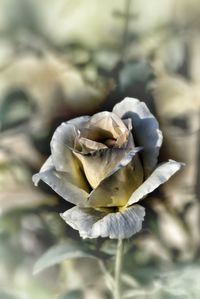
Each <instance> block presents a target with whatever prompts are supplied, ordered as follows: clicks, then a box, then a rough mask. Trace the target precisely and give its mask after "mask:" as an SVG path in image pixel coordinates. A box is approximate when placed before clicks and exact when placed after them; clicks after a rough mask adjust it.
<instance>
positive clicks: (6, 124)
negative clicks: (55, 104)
mask: <svg viewBox="0 0 200 299" xmlns="http://www.w3.org/2000/svg"><path fill="white" fill-rule="evenodd" d="M32 113H33V106H32V103H31V101H30V99H29V97H28V96H27V94H26V93H25V92H24V91H22V90H18V89H16V90H11V91H9V93H8V94H7V95H6V96H5V98H4V101H3V103H2V104H1V107H0V119H1V123H0V127H1V130H4V129H7V128H10V127H14V126H16V125H19V124H22V123H24V122H26V121H28V120H29V118H30V117H31V114H32Z"/></svg>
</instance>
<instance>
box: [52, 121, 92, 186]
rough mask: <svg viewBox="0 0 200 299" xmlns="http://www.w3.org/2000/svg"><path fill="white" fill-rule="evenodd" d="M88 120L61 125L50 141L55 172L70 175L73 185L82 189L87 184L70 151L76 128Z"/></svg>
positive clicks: (76, 132) (76, 131)
mask: <svg viewBox="0 0 200 299" xmlns="http://www.w3.org/2000/svg"><path fill="white" fill-rule="evenodd" d="M88 119H89V116H84V117H78V118H75V119H72V120H70V121H69V122H66V123H62V124H61V125H60V126H59V127H58V128H57V129H56V131H55V133H54V134H53V137H52V140H51V152H52V160H53V164H54V166H55V168H56V170H57V171H61V172H68V173H70V176H71V177H72V178H73V180H74V183H75V182H76V184H77V186H79V187H81V188H83V189H85V188H86V187H87V183H86V181H85V179H84V177H83V175H82V173H81V170H80V166H79V163H78V162H77V159H76V158H75V156H74V155H73V153H72V150H73V147H74V141H75V138H76V136H77V134H78V130H77V127H79V126H83V125H84V124H85V123H86V122H87V121H88Z"/></svg>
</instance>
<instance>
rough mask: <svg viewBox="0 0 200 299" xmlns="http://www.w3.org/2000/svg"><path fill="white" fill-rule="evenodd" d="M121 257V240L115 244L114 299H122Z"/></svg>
mask: <svg viewBox="0 0 200 299" xmlns="http://www.w3.org/2000/svg"><path fill="white" fill-rule="evenodd" d="M122 257H123V240H122V239H119V240H118V244H117V252H116V261H115V287H114V299H122V297H121V271H122Z"/></svg>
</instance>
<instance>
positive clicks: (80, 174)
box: [33, 98, 182, 239]
mask: <svg viewBox="0 0 200 299" xmlns="http://www.w3.org/2000/svg"><path fill="white" fill-rule="evenodd" d="M162 139H163V138H162V133H161V131H160V130H159V127H158V122H157V120H156V119H155V117H154V116H153V115H152V114H151V113H150V111H149V109H148V108H147V106H146V104H145V103H144V102H141V101H139V100H137V99H134V98H125V99H124V100H123V101H121V102H120V103H118V104H116V105H115V106H114V108H113V111H112V112H107V111H104V112H100V113H97V114H94V115H93V116H82V117H77V118H75V119H72V120H70V121H67V122H65V123H62V124H61V125H60V126H59V127H58V128H57V129H56V131H55V133H54V135H53V137H52V140H51V156H50V157H49V158H48V159H47V161H46V162H45V163H44V165H43V166H42V168H41V170H40V172H39V173H37V174H35V175H34V176H33V181H34V183H35V185H37V184H38V182H39V181H40V180H42V181H44V182H45V183H46V184H48V185H49V186H50V187H51V188H52V189H53V190H54V191H55V192H57V193H58V194H59V195H60V196H62V197H63V198H64V199H66V200H67V201H68V202H70V203H72V204H74V207H73V208H71V209H68V210H67V211H66V212H64V213H63V214H61V217H62V218H63V219H64V220H65V221H66V223H68V224H69V225H70V226H71V227H73V228H74V229H76V230H78V231H79V233H80V236H81V237H83V238H97V237H110V238H112V239H123V238H129V237H131V236H132V235H133V234H135V233H137V232H139V231H140V230H141V228H142V222H143V219H144V215H145V209H144V207H142V206H141V205H139V204H138V202H139V201H140V200H142V199H143V198H144V197H145V196H146V195H147V194H149V193H150V192H152V191H153V190H155V189H156V188H157V187H158V186H159V185H160V184H163V183H164V182H166V181H167V180H168V179H169V178H170V177H171V176H172V175H173V174H174V173H175V172H177V171H178V170H179V169H180V167H181V165H182V164H181V163H178V162H176V161H173V160H169V161H168V162H165V163H162V164H160V165H157V158H158V155H159V149H160V146H161V144H162Z"/></svg>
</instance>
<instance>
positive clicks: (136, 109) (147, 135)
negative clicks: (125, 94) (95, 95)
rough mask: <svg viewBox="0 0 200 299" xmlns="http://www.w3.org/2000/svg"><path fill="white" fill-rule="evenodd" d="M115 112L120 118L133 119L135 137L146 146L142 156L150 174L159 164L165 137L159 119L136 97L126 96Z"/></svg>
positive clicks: (145, 168)
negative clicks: (158, 160) (158, 158)
mask: <svg viewBox="0 0 200 299" xmlns="http://www.w3.org/2000/svg"><path fill="white" fill-rule="evenodd" d="M113 112H114V113H115V114H116V115H118V116H119V117H120V118H131V119H132V124H133V138H134V140H135V141H136V142H137V144H138V145H139V146H143V147H144V150H143V152H142V158H143V164H144V171H145V174H146V176H148V175H149V174H150V173H151V172H152V171H153V169H154V168H155V166H156V164H157V157H158V154H159V150H160V146H161V144H162V139H163V138H162V132H161V131H160V130H159V127H158V122H157V120H156V119H155V117H154V116H153V114H151V112H150V111H149V109H148V108H147V106H146V104H145V103H144V102H140V101H139V100H137V99H134V98H125V99H124V100H123V101H121V102H120V103H118V104H116V105H115V106H114V108H113Z"/></svg>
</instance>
